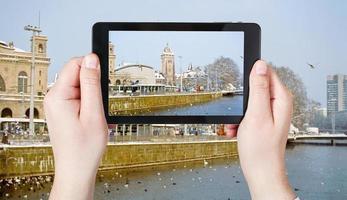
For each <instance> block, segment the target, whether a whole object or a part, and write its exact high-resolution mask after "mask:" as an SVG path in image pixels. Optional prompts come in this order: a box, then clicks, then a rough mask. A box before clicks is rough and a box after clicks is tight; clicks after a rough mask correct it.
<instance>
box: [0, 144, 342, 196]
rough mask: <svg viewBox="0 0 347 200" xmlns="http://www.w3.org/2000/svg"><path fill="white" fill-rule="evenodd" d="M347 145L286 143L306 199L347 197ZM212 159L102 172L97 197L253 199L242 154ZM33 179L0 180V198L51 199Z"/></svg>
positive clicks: (291, 171)
mask: <svg viewBox="0 0 347 200" xmlns="http://www.w3.org/2000/svg"><path fill="white" fill-rule="evenodd" d="M346 145H347V144H344V145H336V146H330V145H318V144H308V143H302V144H295V145H292V144H290V145H288V146H287V150H286V162H287V168H288V175H289V179H290V182H291V183H292V186H293V187H294V188H295V192H296V193H297V194H298V195H299V196H300V197H301V198H302V199H305V200H308V199H312V200H323V199H324V200H325V199H338V200H340V199H347V185H346V184H347V146H346ZM207 162H208V163H204V162H203V161H197V162H187V163H179V164H174V165H173V164H171V165H162V166H155V167H144V168H136V169H135V168H134V169H124V170H111V171H105V172H100V173H99V174H98V177H97V183H96V191H95V199H100V200H101V199H106V200H114V199H127V200H132V199H134V200H135V199H143V200H154V199H155V200H166V199H180V200H185V199H187V200H194V199H196V200H201V199H206V200H213V199H216V200H219V199H221V200H228V199H240V200H242V199H247V200H248V199H250V195H249V192H248V188H247V185H246V182H245V180H244V178H243V175H242V172H241V169H240V166H239V161H238V159H237V158H235V157H234V158H233V157H230V158H223V159H213V160H207ZM44 178H47V177H44ZM31 182H32V183H30V181H27V185H26V186H24V187H21V188H18V189H17V190H15V191H14V190H13V189H12V191H9V190H6V187H7V186H6V185H4V183H3V182H1V183H0V185H1V188H0V194H1V196H0V199H23V198H27V199H47V198H48V195H49V194H48V193H49V190H50V188H51V182H50V183H45V184H43V185H42V186H41V189H38V188H36V184H35V180H32V181H31ZM36 182H37V180H36ZM33 188H34V189H33ZM269 190H271V188H269ZM6 194H7V196H8V197H7V198H5V196H6Z"/></svg>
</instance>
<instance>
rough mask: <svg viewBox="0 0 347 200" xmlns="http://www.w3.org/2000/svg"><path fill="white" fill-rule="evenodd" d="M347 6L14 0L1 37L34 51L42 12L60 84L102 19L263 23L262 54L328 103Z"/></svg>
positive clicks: (345, 61) (1, 16)
mask: <svg viewBox="0 0 347 200" xmlns="http://www.w3.org/2000/svg"><path fill="white" fill-rule="evenodd" d="M346 10H347V1H326V0H307V1H301V0H293V1H275V0H259V1H252V0H239V1H236V0H206V1H199V0H190V1H186V0H176V1H168V0H146V1H136V0H127V1H120V0H113V1H105V0H98V1H92V0H83V1H82V0H76V1H68V0H59V1H57V0H52V1H44V0H30V1H20V0H12V1H4V2H2V3H1V12H0V25H1V31H0V40H3V41H6V42H9V41H13V42H14V44H15V46H16V47H19V48H21V49H25V50H29V49H30V33H29V32H26V31H24V30H23V27H24V26H25V25H27V24H33V25H38V15H39V12H40V14H41V28H42V30H43V32H42V34H44V35H47V36H48V55H49V56H50V57H51V59H52V60H51V61H52V63H51V65H50V68H49V80H50V81H52V80H53V79H54V74H55V73H57V72H59V70H60V69H61V68H62V66H63V64H64V63H66V62H67V61H68V59H69V58H71V57H74V56H81V55H84V54H87V53H88V52H90V51H91V27H92V25H93V24H94V23H95V22H98V21H128V22H130V21H182V22H191V21H199V22H213V21H232V22H238V21H243V22H256V23H258V24H259V25H260V26H261V27H262V59H264V60H266V61H268V62H272V63H273V64H275V65H276V66H287V67H289V68H290V69H292V70H293V71H294V72H295V73H296V74H298V75H299V76H300V77H301V78H302V79H303V82H304V83H305V85H306V87H307V93H308V96H309V97H310V98H312V99H314V100H317V101H319V102H321V103H322V105H323V106H324V107H325V106H326V77H327V75H329V74H347V56H346V55H345V54H346V51H347V42H346V41H347V40H346V36H347V23H346V21H347V12H346ZM308 63H310V64H313V65H315V66H316V67H315V69H311V68H310V67H309V65H308Z"/></svg>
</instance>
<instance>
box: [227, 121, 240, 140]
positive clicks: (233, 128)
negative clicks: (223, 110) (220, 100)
mask: <svg viewBox="0 0 347 200" xmlns="http://www.w3.org/2000/svg"><path fill="white" fill-rule="evenodd" d="M237 128H238V125H237V124H227V125H226V136H227V137H230V138H233V137H236V135H237Z"/></svg>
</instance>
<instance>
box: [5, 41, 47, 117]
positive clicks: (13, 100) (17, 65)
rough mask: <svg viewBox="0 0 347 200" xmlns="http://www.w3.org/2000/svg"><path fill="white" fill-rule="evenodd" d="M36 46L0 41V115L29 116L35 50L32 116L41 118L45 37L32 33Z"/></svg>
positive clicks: (44, 88)
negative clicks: (26, 49)
mask: <svg viewBox="0 0 347 200" xmlns="http://www.w3.org/2000/svg"><path fill="white" fill-rule="evenodd" d="M34 37H35V43H36V45H35V47H34V49H31V51H24V50H22V49H19V48H17V47H15V46H14V44H13V42H9V43H6V42H0V114H1V118H28V117H29V107H30V92H31V85H30V83H31V59H32V51H35V55H36V56H35V81H34V95H35V100H34V107H35V109H34V118H36V119H44V112H43V97H44V95H45V94H46V91H47V78H48V74H47V73H48V66H49V64H50V58H49V57H48V56H47V37H46V36H43V35H38V36H34Z"/></svg>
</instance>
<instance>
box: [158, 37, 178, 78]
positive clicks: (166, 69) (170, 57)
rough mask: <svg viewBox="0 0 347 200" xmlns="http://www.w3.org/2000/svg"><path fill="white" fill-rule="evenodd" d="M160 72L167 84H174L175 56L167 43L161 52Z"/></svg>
mask: <svg viewBox="0 0 347 200" xmlns="http://www.w3.org/2000/svg"><path fill="white" fill-rule="evenodd" d="M161 72H162V73H163V74H164V76H165V79H166V84H167V85H175V82H176V81H175V56H174V54H173V52H172V51H171V49H170V47H169V45H168V44H166V47H165V48H164V51H163V53H162V54H161Z"/></svg>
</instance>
